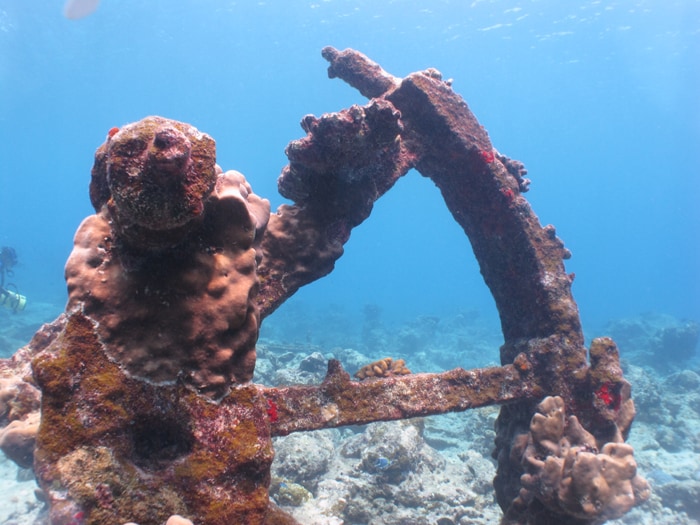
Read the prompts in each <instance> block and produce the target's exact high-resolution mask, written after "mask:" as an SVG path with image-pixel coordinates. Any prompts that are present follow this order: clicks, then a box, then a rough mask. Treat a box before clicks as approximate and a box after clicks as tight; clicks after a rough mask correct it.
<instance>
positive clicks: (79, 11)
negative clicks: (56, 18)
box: [63, 0, 100, 20]
mask: <svg viewBox="0 0 700 525" xmlns="http://www.w3.org/2000/svg"><path fill="white" fill-rule="evenodd" d="M99 3H100V0H67V2H66V4H65V5H64V6H63V16H65V17H66V18H68V19H70V20H78V19H80V18H85V17H86V16H88V15H90V14H92V13H93V12H94V11H95V9H97V4H99Z"/></svg>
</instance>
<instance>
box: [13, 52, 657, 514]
mask: <svg viewBox="0 0 700 525" xmlns="http://www.w3.org/2000/svg"><path fill="white" fill-rule="evenodd" d="M323 56H324V57H325V58H326V59H327V60H328V61H329V62H330V67H329V76H330V77H337V78H341V79H343V80H345V81H346V82H348V83H349V84H350V85H352V86H353V87H355V88H357V89H358V90H359V91H360V92H361V93H362V94H363V95H365V96H366V97H368V98H369V99H370V101H369V103H368V104H367V105H365V106H362V107H360V106H353V107H351V108H349V109H346V110H343V111H341V112H339V113H333V114H328V115H323V116H321V117H319V118H315V117H313V116H307V117H304V119H303V120H302V127H303V129H304V130H305V131H306V133H307V135H306V137H304V138H303V139H301V140H298V141H294V142H292V143H290V145H289V146H288V148H287V156H288V157H289V165H288V166H287V167H286V168H285V169H284V171H283V173H282V175H281V177H280V179H279V189H280V192H281V193H282V195H283V196H285V197H287V198H288V199H290V200H291V201H292V202H293V204H290V205H283V206H281V207H280V208H279V209H278V210H277V211H276V212H274V213H272V214H270V210H269V203H267V201H265V200H264V199H261V198H260V197H257V196H256V195H255V194H254V193H253V192H252V189H251V188H250V186H249V185H248V184H247V182H246V181H245V179H244V178H243V176H242V175H241V174H239V173H237V172H223V170H221V169H220V168H219V167H218V166H216V164H215V151H214V142H213V140H212V139H211V138H209V137H208V136H206V135H205V134H203V133H200V132H199V131H198V130H196V129H194V128H192V127H191V126H188V125H186V124H182V123H177V122H174V121H168V120H167V119H162V118H160V117H149V118H147V119H144V120H143V121H141V122H138V123H135V124H130V125H127V126H124V127H123V128H121V129H116V128H115V129H113V130H111V131H110V133H109V136H108V138H107V140H106V142H105V144H103V145H102V146H101V147H100V149H98V152H97V154H96V159H95V168H94V169H93V174H92V175H93V177H92V183H91V188H90V196H91V200H92V203H93V205H94V207H95V210H96V214H95V215H93V216H91V217H89V218H88V219H86V220H85V222H84V223H83V224H82V225H81V227H80V229H79V230H78V233H77V234H76V240H75V248H74V251H73V253H72V254H71V257H70V259H69V261H68V263H67V266H66V276H67V280H68V285H69V303H68V307H67V309H66V314H65V315H64V316H62V317H61V318H59V319H58V320H57V321H56V322H55V323H53V325H51V326H48V327H45V328H44V329H43V330H42V331H40V332H39V333H38V334H37V336H36V337H35V339H34V340H33V341H32V343H30V345H29V346H28V347H25V348H24V349H22V350H20V351H19V352H18V353H17V354H16V355H15V356H14V357H13V358H12V359H10V360H6V361H4V362H2V363H0V386H1V387H2V389H3V396H0V399H2V400H3V401H2V403H0V412H1V413H0V418H2V422H3V423H4V425H6V428H5V430H3V431H2V432H3V434H2V435H0V445H2V446H3V449H4V450H5V451H6V452H7V453H8V455H11V457H13V458H14V459H15V460H16V461H18V462H19V463H24V464H29V463H31V462H32V461H33V465H34V468H35V471H36V474H37V478H38V480H39V483H40V485H41V487H42V489H43V490H44V492H45V494H46V498H47V500H48V502H49V504H50V507H51V510H50V516H51V520H52V523H56V524H64V523H72V522H74V521H75V520H76V516H78V517H79V519H80V522H81V523H82V522H84V523H91V524H99V523H124V522H127V521H137V522H139V523H140V524H141V525H150V524H153V525H159V524H160V523H162V522H163V521H164V520H165V519H166V518H167V517H168V516H169V515H171V514H182V515H183V516H186V517H188V518H189V519H191V520H192V521H193V522H194V523H196V524H198V525H200V524H201V525H219V524H221V525H223V524H230V523H243V522H245V523H249V524H251V525H252V524H256V523H260V524H263V523H293V520H292V519H291V518H290V517H288V516H286V515H285V514H284V513H283V512H281V511H280V510H279V509H278V508H276V507H275V506H274V505H271V504H270V502H269V501H268V487H269V483H270V463H271V461H272V455H273V453H272V446H271V437H272V436H279V435H286V434H289V433H291V432H297V431H304V430H313V429H321V428H329V427H338V426H342V425H350V424H363V423H369V422H372V421H386V420H397V419H404V418H409V417H415V416H426V415H431V414H440V413H445V412H451V411H461V410H466V409H469V408H474V407H479V406H485V405H495V404H498V405H501V412H500V415H499V417H498V420H497V429H496V430H497V438H496V443H495V450H494V457H495V458H496V459H497V461H498V472H497V476H496V479H495V480H494V486H495V490H496V495H497V500H498V503H499V504H500V506H501V507H502V508H503V510H504V518H503V522H504V523H508V524H511V523H512V524H516V523H517V524H525V523H532V524H554V523H562V524H564V523H566V524H572V523H573V524H593V523H602V522H603V521H605V520H606V519H610V518H614V517H619V516H620V515H622V514H624V513H625V512H627V511H628V510H629V509H630V508H631V507H632V506H633V505H635V504H637V503H639V502H641V501H643V500H644V499H646V498H647V497H648V493H649V488H648V485H647V484H646V482H645V481H644V480H643V479H642V478H640V477H639V476H638V475H637V474H636V465H635V463H634V459H633V451H632V448H631V447H630V446H629V445H627V444H625V443H624V439H625V438H626V436H627V433H628V432H629V429H630V425H631V423H632V420H633V418H634V404H633V402H632V400H631V398H630V386H629V384H628V383H627V382H626V381H625V380H624V378H623V376H622V370H621V368H620V365H619V356H618V354H617V349H616V347H615V344H614V342H613V341H612V340H610V339H608V338H599V339H595V340H594V341H593V342H592V344H591V346H590V349H587V348H586V347H585V346H584V338H583V333H582V330H581V323H580V319H579V313H578V309H577V306H576V303H575V301H574V299H573V297H572V294H571V283H572V280H573V275H568V274H567V273H566V271H565V268H564V263H563V261H564V260H565V259H567V258H568V257H569V256H570V254H569V252H568V250H566V248H565V247H564V245H563V243H562V241H561V240H560V239H559V238H558V237H557V236H556V232H555V229H554V227H553V226H544V227H543V226H542V225H540V223H539V221H538V219H537V217H536V215H535V214H534V213H533V211H532V209H531V207H530V205H529V204H528V202H527V200H526V199H525V198H524V197H523V193H524V192H525V191H527V189H528V185H529V180H528V179H526V178H525V175H526V174H527V172H526V170H525V168H524V166H523V164H522V163H520V162H518V161H514V160H511V159H509V158H507V157H506V156H504V155H502V154H500V153H499V152H498V151H496V150H495V149H494V147H493V145H492V144H491V142H490V140H489V137H488V134H487V133H486V131H485V130H484V128H483V127H482V126H481V125H480V124H479V123H478V121H477V120H476V118H475V117H474V116H473V115H472V113H471V112H470V110H469V108H468V107H467V105H466V103H465V102H464V100H463V99H462V98H461V97H460V96H459V95H458V94H456V93H455V92H454V91H453V90H452V88H451V85H450V83H449V82H447V81H444V80H442V78H441V75H440V73H439V72H437V71H435V70H427V71H422V72H418V73H413V74H411V75H409V76H408V77H406V78H404V79H399V78H396V77H394V76H392V75H390V74H389V73H387V72H385V71H384V70H382V69H381V67H380V66H379V65H377V64H376V63H374V62H372V61H371V60H369V59H368V58H367V57H365V56H364V55H362V54H360V53H358V52H356V51H353V50H346V51H342V52H341V51H338V50H336V49H333V48H325V49H324V50H323ZM414 168H415V169H416V170H417V171H419V172H420V173H421V174H422V175H423V176H425V177H428V178H430V179H431V180H432V181H433V182H434V183H435V184H436V185H437V187H438V188H439V189H440V191H441V193H442V195H443V198H444V200H445V203H446V205H447V207H448V209H449V210H450V212H451V213H452V216H453V217H454V219H455V220H456V221H457V223H458V224H459V225H460V226H461V227H462V228H463V230H464V232H465V233H466V235H467V237H468V238H469V241H470V242H471V245H472V247H473V250H474V253H475V255H476V258H477V260H478V262H479V265H480V269H481V273H482V275H483V277H484V279H485V281H486V284H487V285H488V287H489V289H490V290H491V293H492V294H493V297H494V299H495V301H496V305H497V308H498V311H499V315H500V320H501V325H502V331H503V336H504V344H503V346H502V347H501V349H500V354H501V364H502V366H500V367H491V368H484V369H477V370H462V369H455V370H451V371H447V372H443V373H439V374H407V370H405V369H401V371H400V373H399V371H398V370H399V368H397V369H396V372H397V373H396V374H392V373H391V370H390V369H389V365H388V364H387V363H389V362H388V361H384V362H383V365H382V364H381V363H380V365H382V366H383V368H382V366H380V365H377V366H378V367H379V368H377V377H368V378H366V379H364V380H362V381H356V380H352V379H351V378H350V376H349V375H348V374H347V373H346V372H345V371H344V370H343V368H342V366H341V364H340V363H339V362H337V361H331V362H330V363H329V366H328V374H327V376H326V379H325V380H324V381H323V382H322V383H321V384H319V385H312V386H287V387H281V388H271V387H265V386H260V385H253V384H251V383H250V382H249V381H250V378H251V377H252V371H253V367H254V365H255V341H256V340H257V336H258V329H259V323H260V322H261V321H262V320H263V319H264V318H265V317H266V316H267V315H269V314H271V313H272V312H273V311H274V310H275V308H277V307H278V306H279V305H280V304H281V303H282V302H283V301H284V300H285V299H287V298H288V297H290V296H291V295H292V294H293V293H294V292H296V290H298V289H299V287H301V286H303V285H305V284H307V283H309V282H312V281H314V280H315V279H318V278H320V277H323V276H324V275H326V274H327V273H329V272H330V271H331V270H332V269H333V265H334V263H335V261H336V260H337V259H338V258H339V257H340V256H341V255H342V253H343V245H344V243H345V242H346V241H347V240H348V238H349V236H350V232H351V230H352V228H353V227H355V226H357V225H358V224H360V223H361V222H362V221H363V220H365V219H366V218H367V217H368V216H369V214H370V212H371V210H372V206H373V203H374V202H375V201H376V200H377V199H378V198H379V197H381V195H383V194H384V193H385V192H386V191H388V190H389V189H390V188H391V187H392V185H393V184H394V183H395V182H396V180H398V178H399V177H401V176H403V175H404V174H406V173H407V172H408V171H409V170H411V169H414ZM452 277H453V278H455V279H458V278H459V276H452ZM32 360H33V362H32V370H33V379H32V378H31V377H29V375H28V368H29V363H30V362H31V361H32ZM401 366H402V365H401ZM385 369H386V370H385ZM384 372H386V373H384ZM382 376H385V377H382ZM40 397H42V405H41V419H40V424H39V423H38V421H39V420H38V416H37V410H38V408H39V398H40ZM7 399H10V400H11V401H13V402H6V401H5V400H7ZM8 407H9V408H8ZM37 426H38V429H37ZM35 437H36V442H35V441H34V438H35ZM20 438H21V439H20ZM72 520H73V521H72Z"/></svg>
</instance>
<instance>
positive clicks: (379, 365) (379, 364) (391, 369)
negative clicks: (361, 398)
mask: <svg viewBox="0 0 700 525" xmlns="http://www.w3.org/2000/svg"><path fill="white" fill-rule="evenodd" d="M410 373H411V371H410V370H409V369H408V368H407V367H406V361H404V360H403V359H396V360H394V359H392V358H391V357H385V358H384V359H380V360H379V361H375V362H374V363H370V364H368V365H365V366H363V367H362V368H360V369H359V370H358V371H357V372H356V373H355V377H356V378H357V379H360V380H362V379H368V378H370V377H391V376H405V375H408V374H410Z"/></svg>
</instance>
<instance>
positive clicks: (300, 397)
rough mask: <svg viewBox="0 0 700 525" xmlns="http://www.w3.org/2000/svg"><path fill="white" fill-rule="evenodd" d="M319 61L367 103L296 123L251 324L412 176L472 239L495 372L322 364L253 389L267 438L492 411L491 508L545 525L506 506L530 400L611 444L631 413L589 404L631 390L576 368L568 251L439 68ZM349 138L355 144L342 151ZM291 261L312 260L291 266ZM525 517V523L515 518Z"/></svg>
mask: <svg viewBox="0 0 700 525" xmlns="http://www.w3.org/2000/svg"><path fill="white" fill-rule="evenodd" d="M323 56H324V58H326V59H327V60H328V61H329V62H330V67H329V70H328V72H329V77H331V78H334V77H337V78H341V79H342V80H344V81H346V82H347V83H349V84H350V85H352V86H353V87H355V88H357V89H358V90H359V91H360V92H361V93H362V94H363V95H365V96H367V97H368V98H371V99H372V100H371V101H370V104H369V105H368V106H364V107H363V108H358V107H357V106H353V107H352V108H350V109H348V110H344V111H343V112H340V113H338V114H332V115H324V116H322V117H320V118H318V119H317V118H315V117H312V116H307V117H304V119H303V120H302V127H303V128H304V130H305V131H307V133H308V135H307V137H306V138H304V139H301V140H299V141H294V142H292V143H290V145H289V146H288V148H287V155H288V157H289V159H290V164H289V166H287V167H286V168H285V170H284V171H283V174H282V176H281V177H280V181H279V186H280V192H281V193H282V194H283V195H284V196H285V197H288V198H290V199H291V200H293V201H294V203H295V204H294V205H291V206H286V205H285V206H282V207H281V208H280V209H279V210H278V212H277V214H276V215H274V214H273V216H272V219H271V221H270V226H269V228H268V231H267V232H266V236H265V238H264V239H263V251H264V253H265V256H264V257H263V261H262V264H261V265H260V267H259V269H258V274H259V276H260V277H261V291H260V295H259V299H258V301H259V306H260V311H261V317H263V318H264V317H265V316H266V315H269V313H271V312H272V311H274V309H275V308H277V306H279V305H280V304H281V303H282V302H283V301H284V300H285V299H286V298H288V297H289V296H291V295H292V294H293V293H294V292H295V291H296V290H297V289H298V288H299V287H300V286H303V285H305V284H307V283H309V282H311V281H313V280H315V279H318V278H320V277H322V276H324V275H326V274H327V273H329V272H330V271H331V270H332V268H333V264H334V262H335V260H337V258H338V257H340V256H341V255H342V252H343V249H342V245H343V244H344V243H345V242H346V241H347V239H348V237H349V234H350V230H351V229H352V227H354V226H356V225H357V224H359V223H360V222H362V221H363V220H364V219H366V218H367V216H369V213H370V211H371V208H372V204H373V202H374V201H375V200H376V199H377V198H379V197H380V196H381V195H382V194H383V193H384V192H386V191H387V190H388V189H389V188H391V186H392V185H393V184H394V182H395V181H396V180H397V179H398V178H399V177H400V176H403V175H404V174H405V173H406V172H408V171H409V170H410V169H411V168H416V169H417V170H418V171H419V172H420V173H421V174H422V175H424V176H426V177H428V178H430V179H431V180H432V181H433V182H434V183H435V184H436V185H437V186H438V188H439V189H440V191H441V193H442V195H443V198H444V200H445V203H446V205H447V207H448V209H449V210H450V212H451V213H452V215H453V217H454V219H455V220H456V221H457V223H458V224H459V225H460V226H461V227H462V228H463V229H464V231H465V233H466V234H467V236H468V238H469V240H470V242H471V245H472V248H473V250H474V254H475V256H476V258H477V260H478V262H479V266H480V270H481V273H482V275H483V277H484V280H485V282H486V284H487V285H488V287H489V289H490V290H491V293H492V295H493V297H494V299H495V302H496V306H497V308H498V312H499V316H500V320H501V326H502V331H503V335H504V340H505V342H504V344H503V346H502V347H501V350H500V354H501V363H502V365H503V366H501V367H493V368H487V369H477V370H471V371H465V370H462V369H455V370H452V371H449V372H445V373H442V374H416V375H413V376H402V377H391V378H385V379H376V380H372V381H365V382H356V381H351V380H350V378H349V376H348V374H347V373H346V372H345V371H344V370H343V369H342V367H341V366H340V364H339V363H337V362H334V361H331V362H330V363H329V372H328V375H327V377H326V379H325V380H324V381H323V383H322V384H321V385H317V386H291V387H286V388H265V389H264V395H265V396H266V397H267V398H268V399H269V400H270V402H271V403H274V405H275V407H276V409H277V411H278V417H276V419H275V421H272V422H271V432H272V435H286V434H288V433H290V432H295V431H301V430H313V429H320V428H328V427H335V426H341V425H349V424H358V423H369V422H372V421H381V420H395V419H403V418H407V417H414V416H424V415H431V414H440V413H445V412H450V411H459V410H466V409H469V408H474V407H479V406H485V405H493V404H501V405H503V406H502V409H501V413H500V416H499V418H498V421H497V438H496V449H495V451H494V457H495V458H497V460H498V473H497V477H496V479H495V480H494V486H495V489H496V494H497V499H498V502H499V504H500V505H501V507H502V508H503V509H504V511H506V516H509V518H508V519H510V522H512V523H515V522H523V523H525V522H532V523H557V522H558V521H557V520H559V519H561V516H559V517H557V515H552V514H550V512H549V511H548V510H547V509H545V508H543V507H542V506H539V505H538V504H537V502H534V504H533V505H534V507H533V506H532V505H531V506H530V508H526V509H523V508H520V509H516V510H513V509H512V508H510V507H511V502H512V501H513V500H514V498H516V497H517V495H518V492H519V490H520V476H521V475H522V474H523V469H522V466H521V465H520V461H519V453H520V452H521V451H520V450H519V447H521V446H522V442H523V436H526V435H527V432H528V429H529V424H530V420H531V418H532V415H533V413H534V412H535V406H536V404H537V402H538V401H539V400H541V398H542V397H544V396H545V395H558V396H561V397H562V398H563V400H564V402H565V403H566V405H567V407H569V409H570V411H571V413H573V414H576V415H577V417H578V418H579V419H580V420H581V421H582V422H583V424H584V425H585V426H586V428H588V429H589V430H590V431H591V432H592V433H593V434H594V435H596V437H597V438H598V439H600V441H601V442H606V441H607V440H610V439H612V437H613V435H614V433H615V432H616V431H617V429H618V426H617V425H618V424H619V428H620V429H621V430H622V432H623V434H624V435H626V433H627V431H628V429H629V425H630V423H631V418H632V417H633V408H632V409H631V410H632V415H631V416H624V417H622V416H620V415H619V414H618V413H617V411H616V410H612V409H610V407H608V406H605V405H604V404H601V403H600V402H599V400H598V399H597V398H596V395H595V392H596V389H598V388H599V387H600V386H601V385H602V384H607V385H609V387H610V388H611V391H613V392H614V393H615V396H617V398H616V403H615V405H616V408H619V406H620V405H622V404H623V403H625V402H626V401H627V400H629V393H630V389H629V385H628V384H627V383H626V382H625V381H624V379H623V378H622V373H621V370H620V368H619V363H618V361H617V355H616V354H615V355H596V356H595V358H594V359H593V356H592V361H593V362H592V365H593V366H592V367H589V364H588V362H587V349H586V348H585V346H584V339H583V333H582V329H581V323H580V318H579V313H578V307H577V305H576V303H575V301H574V299H573V296H572V294H571V283H572V281H573V275H568V274H567V273H566V271H565V268H564V263H563V261H564V260H565V259H567V258H569V257H570V253H569V251H568V250H567V249H566V248H565V247H564V244H563V242H562V241H561V240H560V239H559V238H558V237H557V236H556V232H555V229H554V227H553V226H551V225H548V226H544V227H543V226H542V225H541V224H540V223H539V220H538V218H537V216H536V215H535V214H534V212H533V211H532V209H531V207H530V205H529V204H528V202H527V200H526V199H525V198H524V197H523V195H522V193H523V192H525V191H527V189H528V185H529V180H528V179H526V178H524V176H525V174H526V173H527V172H526V170H525V169H524V166H523V164H522V163H520V162H518V161H514V160H511V159H508V158H507V157H505V156H503V155H501V154H500V153H499V152H497V151H496V150H495V149H494V148H493V146H492V144H491V142H490V140H489V137H488V134H487V132H486V131H485V130H484V128H483V127H482V126H481V125H480V124H479V123H478V121H477V119H476V118H475V117H474V115H473V114H472V113H471V111H470V110H469V108H468V107H467V104H466V103H465V102H464V100H463V99H462V98H461V97H460V96H459V95H458V94H456V93H455V92H454V91H453V90H452V88H451V83H450V82H449V81H443V80H442V78H441V75H440V73H439V72H437V71H436V70H432V69H429V70H426V71H423V72H418V73H413V74H411V75H409V76H408V77H406V78H404V79H399V78H396V77H394V76H392V75H390V74H389V73H387V72H385V71H384V70H383V69H382V68H381V67H380V66H379V65H378V64H376V63H374V62H372V61H371V60H369V59H368V58H367V57H365V56H364V55H362V54H360V53H358V52H356V51H353V50H345V51H342V52H340V51H338V50H336V49H334V48H330V47H328V48H325V49H324V50H323ZM349 122H350V123H351V124H348V123H349ZM358 122H359V124H358ZM343 126H345V128H344V127H343ZM348 127H349V128H350V131H347V129H346V128H348ZM344 129H345V131H343V130H344ZM346 132H347V133H348V134H345V133H346ZM352 133H355V135H356V136H360V135H361V136H362V137H364V138H363V139H361V141H360V143H358V142H353V140H355V139H354V138H353V137H352ZM329 137H331V139H334V141H333V140H329ZM367 137H370V138H369V139H367ZM372 137H373V138H372ZM362 141H364V142H362ZM338 143H343V145H341V146H339V145H338ZM361 148H364V150H367V149H370V150H372V149H374V157H375V164H376V165H375V166H374V168H368V166H366V165H364V164H363V163H362V161H357V159H356V156H357V155H361V154H360V153H359V152H360V150H361ZM329 157H332V159H331V160H330V161H329ZM345 164H347V166H344V165H345ZM324 170H325V171H324ZM339 195H341V196H342V197H339ZM348 195H351V197H350V198H347V196H348ZM343 199H344V200H343ZM338 209H340V211H338ZM290 223H298V224H303V225H304V228H302V229H303V230H304V232H305V233H304V238H303V239H299V238H292V239H290V238H289V237H288V234H289V231H290V230H291V228H290V227H289V226H290ZM277 230H280V231H284V235H278V234H276V231H277ZM314 230H315V231H316V234H315V235H311V236H309V231H314ZM300 259H301V260H313V261H312V262H311V263H310V264H307V265H305V266H303V267H300V266H299V265H298V261H299V260H300ZM291 261H296V262H291ZM454 278H458V276H454ZM613 346H614V344H613ZM603 353H605V352H603ZM606 388H607V387H606ZM629 405H631V401H630V403H629ZM533 516H537V517H536V518H535V520H536V521H528V520H531V519H533V518H532V517H533ZM571 519H573V518H571ZM567 522H571V523H573V522H572V521H567ZM574 522H576V523H579V522H578V521H576V520H575V521H574ZM580 523H587V522H586V521H585V520H584V521H581V522H580Z"/></svg>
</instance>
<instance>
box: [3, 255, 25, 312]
mask: <svg viewBox="0 0 700 525" xmlns="http://www.w3.org/2000/svg"><path fill="white" fill-rule="evenodd" d="M16 264H17V252H16V251H15V249H14V248H10V247H9V246H3V247H2V248H0V306H4V307H5V308H9V309H10V310H12V311H13V312H19V311H20V310H24V307H25V306H26V305H27V298H26V297H25V296H24V295H20V294H19V292H18V291H17V286H16V285H15V284H13V283H8V284H7V287H6V285H5V276H12V275H14V272H13V271H12V268H14V266H15V265H16ZM8 287H11V288H14V291H12V290H8Z"/></svg>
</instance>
